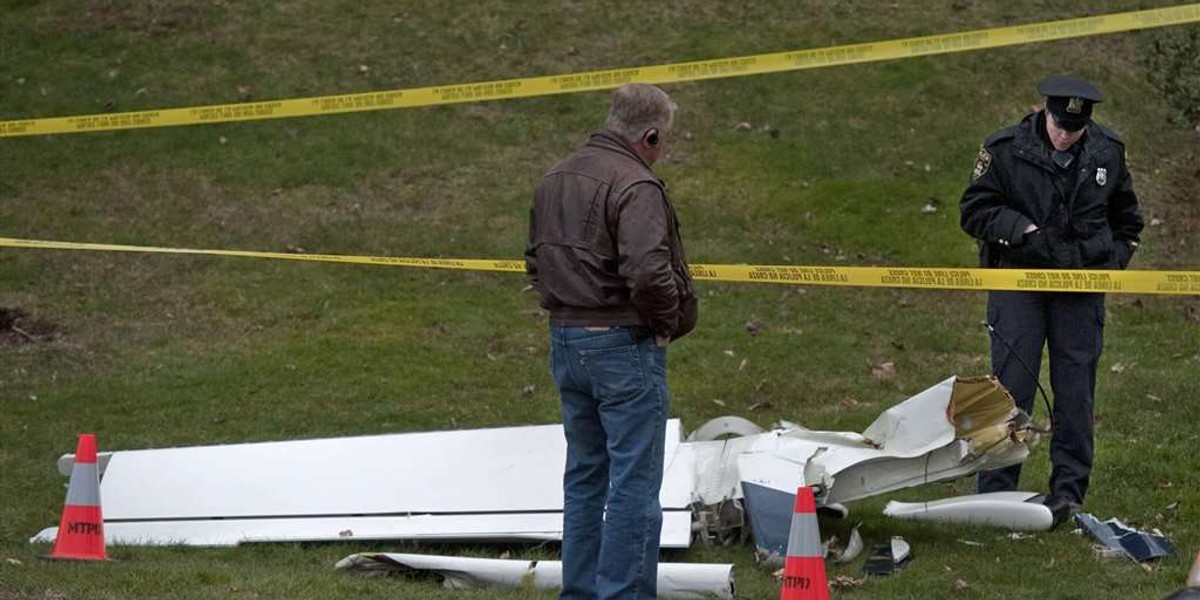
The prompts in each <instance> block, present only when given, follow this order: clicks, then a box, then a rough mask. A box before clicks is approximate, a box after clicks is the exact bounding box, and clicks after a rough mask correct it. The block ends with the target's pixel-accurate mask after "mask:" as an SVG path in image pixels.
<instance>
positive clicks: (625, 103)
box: [604, 83, 676, 142]
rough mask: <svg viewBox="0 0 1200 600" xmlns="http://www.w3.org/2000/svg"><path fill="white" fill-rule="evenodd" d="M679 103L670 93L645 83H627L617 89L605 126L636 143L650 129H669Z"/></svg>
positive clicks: (667, 130) (666, 130)
mask: <svg viewBox="0 0 1200 600" xmlns="http://www.w3.org/2000/svg"><path fill="white" fill-rule="evenodd" d="M675 108H676V105H675V102H673V101H672V100H671V97H670V96H668V95H667V93H666V92H664V91H662V90H661V89H659V88H657V87H656V86H653V85H649V84H645V83H627V84H625V85H623V86H621V87H619V88H617V91H615V92H613V97H612V107H611V108H609V110H608V119H606V120H605V121H604V128H605V129H609V130H612V131H615V132H617V133H618V134H619V135H620V136H621V137H623V138H625V139H626V140H627V141H629V142H635V141H637V140H638V139H639V138H641V137H642V134H644V133H646V130H648V129H658V130H659V131H662V132H664V133H665V132H669V131H670V130H671V125H672V124H673V123H674V121H675Z"/></svg>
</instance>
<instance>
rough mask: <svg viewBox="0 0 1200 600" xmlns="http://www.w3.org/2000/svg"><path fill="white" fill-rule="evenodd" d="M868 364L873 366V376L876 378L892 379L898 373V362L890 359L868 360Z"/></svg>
mask: <svg viewBox="0 0 1200 600" xmlns="http://www.w3.org/2000/svg"><path fill="white" fill-rule="evenodd" d="M867 364H868V365H870V366H871V376H872V377H874V378H875V379H880V380H883V379H891V378H892V377H893V376H894V375H895V374H896V363H894V362H892V361H890V360H888V361H883V362H873V361H870V360H868V361H867Z"/></svg>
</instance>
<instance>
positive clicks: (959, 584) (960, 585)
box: [954, 579, 971, 592]
mask: <svg viewBox="0 0 1200 600" xmlns="http://www.w3.org/2000/svg"><path fill="white" fill-rule="evenodd" d="M969 587H971V584H969V583H967V582H965V581H963V580H961V579H956V580H955V581H954V590H955V591H958V592H961V591H963V590H965V589H967V588H969Z"/></svg>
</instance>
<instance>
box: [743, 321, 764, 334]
mask: <svg viewBox="0 0 1200 600" xmlns="http://www.w3.org/2000/svg"><path fill="white" fill-rule="evenodd" d="M761 328H762V324H761V323H759V322H758V320H757V319H750V320H749V321H746V333H749V334H750V335H751V336H756V335H758V332H759V330H760V329H761Z"/></svg>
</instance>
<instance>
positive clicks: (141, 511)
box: [35, 419, 695, 547]
mask: <svg viewBox="0 0 1200 600" xmlns="http://www.w3.org/2000/svg"><path fill="white" fill-rule="evenodd" d="M681 436H682V428H681V426H680V423H679V420H678V419H671V420H669V421H668V423H667V431H666V445H665V455H666V465H665V468H666V469H667V470H666V473H665V474H664V478H663V479H664V481H663V488H662V493H661V494H660V502H661V504H662V506H663V508H664V510H666V511H668V512H669V511H685V512H686V514H685V515H684V516H678V515H677V516H673V517H670V519H671V521H672V527H664V539H663V545H664V546H667V547H686V546H687V545H688V542H689V538H690V533H689V530H688V527H687V526H686V525H689V524H690V522H689V523H687V524H683V526H680V525H681V522H682V521H689V520H690V510H689V509H688V505H689V504H690V502H691V492H692V489H693V487H694V483H693V478H694V474H695V468H694V465H693V464H692V463H691V462H690V461H689V460H687V457H684V458H682V459H679V460H676V457H675V454H676V450H677V449H678V447H679V443H680V439H681ZM565 453H566V443H565V441H564V439H563V433H562V426H561V425H536V426H523V427H506V428H494V429H477V430H467V431H440V432H428V433H406V434H392V435H377V436H362V437H351V438H333V439H318V440H299V441H285V442H264V443H253V444H228V445H217V446H198V447H188V448H167V449H161V450H132V451H122V452H113V453H112V454H111V456H110V457H109V461H108V464H107V468H106V469H105V474H104V478H103V480H102V482H101V496H102V497H103V498H104V505H103V513H104V519H105V528H106V532H111V533H110V534H109V537H110V538H111V539H113V540H114V541H115V540H119V542H115V543H139V542H131V541H130V540H134V539H137V540H141V541H140V543H159V544H171V543H187V544H197V545H226V544H231V543H238V542H241V541H258V540H261V541H287V540H325V539H341V536H340V535H339V532H342V531H346V530H351V531H356V536H355V537H367V538H375V539H477V538H482V539H559V537H560V536H561V518H562V517H561V512H562V470H563V464H564V460H565ZM537 515H541V516H537ZM535 517H536V518H535ZM54 535H55V533H54V529H53V528H52V529H48V530H46V531H43V532H41V533H40V534H39V535H38V537H37V538H35V539H46V538H47V537H48V538H49V539H53V536H54Z"/></svg>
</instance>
